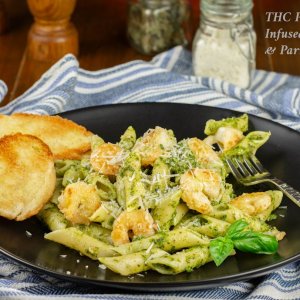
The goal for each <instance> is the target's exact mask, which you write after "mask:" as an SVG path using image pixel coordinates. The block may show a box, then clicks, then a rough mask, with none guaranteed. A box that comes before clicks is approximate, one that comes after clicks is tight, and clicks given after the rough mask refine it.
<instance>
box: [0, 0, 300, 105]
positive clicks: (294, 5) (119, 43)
mask: <svg viewBox="0 0 300 300" xmlns="http://www.w3.org/2000/svg"><path fill="white" fill-rule="evenodd" d="M126 3H127V1H126V0H113V1H110V0H102V1H99V0H77V5H76V8H75V11H74V13H73V15H72V21H73V23H74V24H75V26H76V27H77V29H78V32H79V41H80V44H79V52H80V53H79V56H78V58H79V62H80V66H81V67H82V68H85V69H88V70H100V69H104V68H108V67H112V66H115V65H118V64H121V63H125V62H128V61H131V60H134V59H144V60H150V59H151V57H150V56H145V55H142V54H139V53H137V52H136V51H135V50H134V49H132V48H130V46H129V44H128V42H127V40H126V14H127V8H126ZM191 3H192V8H193V10H192V12H193V16H192V27H193V28H192V31H193V32H195V30H196V28H197V26H198V23H199V10H198V6H199V3H198V1H197V0H191ZM4 4H5V5H6V11H7V15H8V16H9V29H8V31H7V32H6V33H5V34H2V35H0V79H2V80H3V81H4V82H5V83H6V84H7V86H8V94H7V96H6V98H5V99H4V102H3V103H2V105H3V104H6V103H8V102H10V101H12V100H13V99H15V98H16V97H17V96H19V95H20V94H22V93H23V92H24V91H26V90H27V89H28V88H29V87H30V86H31V85H32V84H33V83H34V82H35V81H36V80H37V79H39V77H40V76H41V75H42V74H43V73H44V72H45V71H46V70H47V69H48V68H49V67H50V66H51V65H52V64H53V63H54V62H53V61H43V62H38V61H34V60H30V59H28V57H27V55H26V42H27V35H28V30H29V28H30V26H31V24H32V22H33V18H32V16H31V14H30V13H29V10H28V7H27V4H26V1H25V0H4ZM298 11H299V12H300V0H280V1H278V0H254V10H253V16H254V24H255V30H256V33H257V58H256V62H257V68H258V69H264V70H268V71H276V72H283V73H289V74H293V75H300V49H299V51H298V53H296V54H288V52H292V49H296V48H300V38H289V39H283V38H280V39H279V40H278V41H275V40H274V39H268V38H266V32H267V30H268V29H269V30H271V31H277V30H279V29H280V28H282V31H287V32H289V31H297V30H298V31H300V19H299V21H298V22H296V20H295V19H296V14H297V12H298ZM266 12H291V20H290V21H289V22H284V21H282V22H274V20H270V21H269V22H268V18H267V14H266ZM299 14H300V13H299ZM284 45H286V47H285V46H284ZM269 47H276V51H275V53H274V54H267V53H266V51H267V49H268V48H269ZM282 47H283V49H290V50H285V51H284V53H280V52H281V48H282ZM294 51H296V50H294Z"/></svg>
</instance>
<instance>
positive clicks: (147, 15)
mask: <svg viewBox="0 0 300 300" xmlns="http://www.w3.org/2000/svg"><path fill="white" fill-rule="evenodd" d="M189 13H190V7H189V4H188V1H187V0H130V1H129V8H128V20H127V37H128V40H129V42H130V44H131V46H132V47H133V48H135V49H136V50H137V51H139V52H141V53H143V54H156V53H159V52H161V51H164V50H166V49H169V48H171V47H173V46H175V45H183V46H186V45H187V44H188V43H189V41H190V40H191V38H190V36H189V27H188V25H189Z"/></svg>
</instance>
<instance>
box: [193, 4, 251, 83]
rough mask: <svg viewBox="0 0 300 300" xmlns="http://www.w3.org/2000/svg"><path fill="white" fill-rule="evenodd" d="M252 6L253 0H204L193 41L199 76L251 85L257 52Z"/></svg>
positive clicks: (196, 69) (194, 57) (196, 68)
mask: <svg viewBox="0 0 300 300" xmlns="http://www.w3.org/2000/svg"><path fill="white" fill-rule="evenodd" d="M252 7H253V3H252V0H201V4H200V9H201V20H200V26H199V28H198V30H197V32H196V35H195V38H194V41H193V68H194V73H195V75H196V76H205V77H214V78H218V79H221V80H225V81H228V82H230V83H232V84H235V85H237V86H239V87H241V88H247V87H249V85H250V83H251V71H252V70H253V69H254V68H255V52H256V34H255V31H254V29H253V20H252Z"/></svg>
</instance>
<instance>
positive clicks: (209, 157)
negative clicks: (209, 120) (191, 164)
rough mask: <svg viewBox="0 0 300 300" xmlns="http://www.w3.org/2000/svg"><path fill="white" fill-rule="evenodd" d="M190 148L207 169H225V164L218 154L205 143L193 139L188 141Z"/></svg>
mask: <svg viewBox="0 0 300 300" xmlns="http://www.w3.org/2000/svg"><path fill="white" fill-rule="evenodd" d="M188 146H189V148H190V149H191V151H192V152H193V153H194V155H195V157H196V159H197V160H198V162H199V163H200V164H201V165H202V166H204V167H205V168H219V167H223V162H222V160H221V159H220V157H219V156H218V154H217V153H216V152H215V151H214V150H213V149H212V147H211V146H209V145H208V144H206V143H205V142H203V141H201V140H199V139H197V138H191V139H189V140H188Z"/></svg>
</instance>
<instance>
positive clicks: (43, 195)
mask: <svg viewBox="0 0 300 300" xmlns="http://www.w3.org/2000/svg"><path fill="white" fill-rule="evenodd" d="M55 180H56V175H55V168H54V160H53V155H52V153H51V151H50V149H49V147H48V146H47V145H46V144H45V143H44V142H43V141H42V140H40V139H39V138H37V137H35V136H31V135H23V134H20V133H18V134H14V135H7V136H4V137H2V138H1V139H0V216H3V217H5V218H8V219H15V220H17V221H22V220H24V219H27V218H29V217H31V216H33V215H35V214H37V213H38V212H39V210H40V209H41V208H42V207H43V206H44V204H45V203H46V202H47V201H48V200H49V199H50V197H51V196H52V194H53V191H54V188H55Z"/></svg>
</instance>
